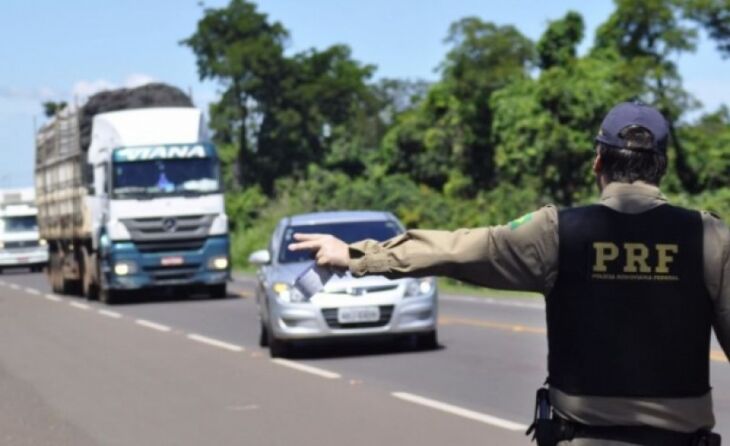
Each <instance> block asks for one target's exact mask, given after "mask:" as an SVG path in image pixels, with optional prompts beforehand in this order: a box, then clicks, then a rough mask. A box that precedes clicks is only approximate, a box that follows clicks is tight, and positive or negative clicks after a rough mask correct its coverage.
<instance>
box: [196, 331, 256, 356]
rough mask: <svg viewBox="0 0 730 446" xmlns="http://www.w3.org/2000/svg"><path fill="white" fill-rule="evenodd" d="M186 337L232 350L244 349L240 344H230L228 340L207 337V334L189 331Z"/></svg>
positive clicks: (239, 350)
mask: <svg viewBox="0 0 730 446" xmlns="http://www.w3.org/2000/svg"><path fill="white" fill-rule="evenodd" d="M187 338H188V339H191V340H193V341H196V342H200V343H203V344H207V345H212V346H213V347H218V348H222V349H224V350H229V351H232V352H242V351H243V350H244V348H243V347H241V346H240V345H236V344H231V343H229V342H225V341H220V340H218V339H214V338H209V337H208V336H203V335H199V334H196V333H190V334H189V335H187Z"/></svg>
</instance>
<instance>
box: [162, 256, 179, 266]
mask: <svg viewBox="0 0 730 446" xmlns="http://www.w3.org/2000/svg"><path fill="white" fill-rule="evenodd" d="M184 262H185V259H183V258H182V257H180V256H174V257H163V258H162V259H161V260H160V264H161V265H162V266H176V265H182V264H183V263H184Z"/></svg>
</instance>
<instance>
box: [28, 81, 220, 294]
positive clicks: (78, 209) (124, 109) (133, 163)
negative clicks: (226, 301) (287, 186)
mask: <svg viewBox="0 0 730 446" xmlns="http://www.w3.org/2000/svg"><path fill="white" fill-rule="evenodd" d="M206 133H207V132H206V127H205V124H204V120H203V115H202V113H201V112H200V110H198V109H196V108H194V107H192V104H191V103H190V101H189V99H188V98H187V97H186V96H185V95H184V94H183V93H182V92H180V90H178V89H175V88H173V87H169V86H166V85H163V84H154V85H147V86H144V87H139V88H137V89H132V90H116V91H111V92H103V93H99V94H97V95H95V96H92V97H91V98H90V99H89V101H88V102H87V103H86V104H85V105H84V106H83V107H81V108H70V107H67V108H65V109H64V110H62V111H60V112H59V113H57V114H56V116H55V117H54V118H53V119H52V120H51V121H50V122H48V123H47V124H46V125H44V126H43V127H42V128H41V129H40V130H39V131H38V134H37V137H36V177H35V182H36V195H37V203H38V223H39V227H40V234H41V237H43V238H44V239H45V240H46V241H47V243H48V248H49V255H50V258H49V268H48V269H49V280H50V282H51V285H52V288H53V290H54V291H55V292H59V293H82V294H84V295H86V296H87V297H89V298H96V297H97V296H98V297H99V298H100V299H101V300H102V301H104V302H106V303H113V302H115V301H117V300H119V299H120V298H122V297H123V293H125V292H130V291H133V290H140V289H144V288H151V287H185V290H186V291H187V290H190V289H192V288H204V289H205V290H206V291H207V292H209V293H210V294H211V295H212V296H214V297H223V296H225V294H226V282H227V280H228V278H229V275H230V261H229V238H228V219H227V217H226V214H225V210H224V202H223V192H222V187H221V181H220V169H219V160H218V157H217V155H216V151H215V148H214V146H213V145H212V144H211V143H210V142H209V140H208V138H207V136H206ZM177 289H182V288H177Z"/></svg>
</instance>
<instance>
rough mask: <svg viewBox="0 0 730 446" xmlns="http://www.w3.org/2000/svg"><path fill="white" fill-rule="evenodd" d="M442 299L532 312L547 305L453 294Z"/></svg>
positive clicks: (445, 295) (443, 296)
mask: <svg viewBox="0 0 730 446" xmlns="http://www.w3.org/2000/svg"><path fill="white" fill-rule="evenodd" d="M440 298H441V299H445V300H455V301H457V302H469V303H478V304H486V305H497V306H501V307H516V308H528V309H530V310H544V309H545V303H542V302H517V301H514V300H509V298H505V299H495V298H493V297H470V296H456V295H453V294H444V295H442V296H440Z"/></svg>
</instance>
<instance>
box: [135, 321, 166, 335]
mask: <svg viewBox="0 0 730 446" xmlns="http://www.w3.org/2000/svg"><path fill="white" fill-rule="evenodd" d="M134 322H135V323H136V324H137V325H141V326H143V327H147V328H151V329H153V330H157V331H162V332H168V331H170V330H172V328H170V327H168V326H167V325H162V324H158V323H157V322H152V321H148V320H145V319H137V320H135V321H134Z"/></svg>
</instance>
